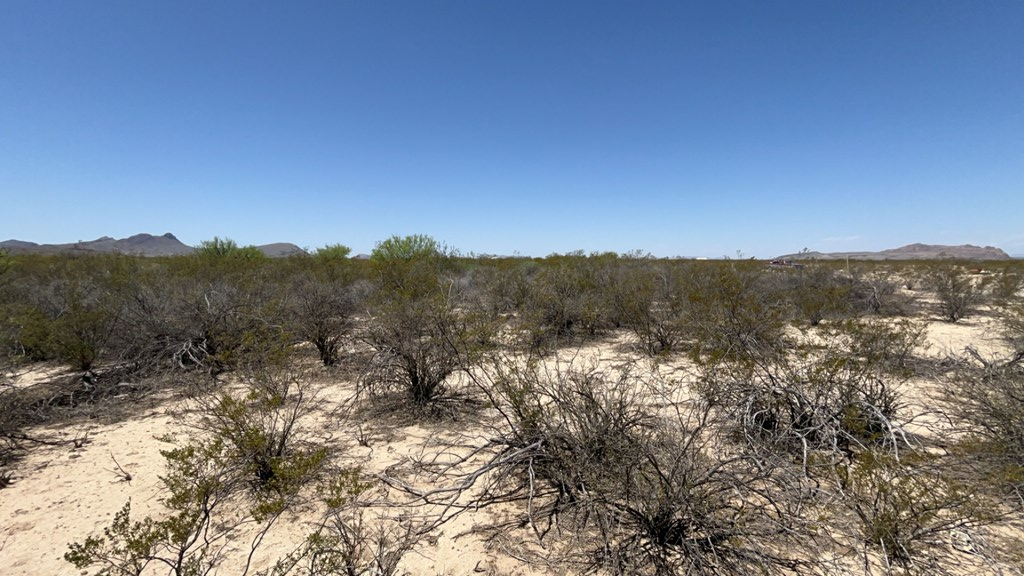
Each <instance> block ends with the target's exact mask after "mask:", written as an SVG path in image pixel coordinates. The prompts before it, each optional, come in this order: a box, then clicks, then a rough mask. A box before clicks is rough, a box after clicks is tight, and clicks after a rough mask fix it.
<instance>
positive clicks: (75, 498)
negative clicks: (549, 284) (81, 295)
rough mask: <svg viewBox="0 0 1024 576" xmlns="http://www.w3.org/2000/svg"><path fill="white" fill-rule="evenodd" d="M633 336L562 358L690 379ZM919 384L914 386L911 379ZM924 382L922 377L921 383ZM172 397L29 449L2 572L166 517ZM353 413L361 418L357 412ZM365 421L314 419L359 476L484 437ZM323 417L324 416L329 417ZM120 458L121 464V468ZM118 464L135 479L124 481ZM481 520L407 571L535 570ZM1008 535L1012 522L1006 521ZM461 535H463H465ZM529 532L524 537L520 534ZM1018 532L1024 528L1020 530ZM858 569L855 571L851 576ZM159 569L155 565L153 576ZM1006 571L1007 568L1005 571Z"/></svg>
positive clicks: (979, 339) (296, 519)
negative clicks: (146, 518) (163, 478)
mask: <svg viewBox="0 0 1024 576" xmlns="http://www.w3.org/2000/svg"><path fill="white" fill-rule="evenodd" d="M996 326H997V322H996V320H995V319H993V318H990V317H987V316H979V317H976V318H972V319H968V320H965V321H962V322H959V323H956V324H949V323H945V322H939V321H935V320H929V321H927V338H928V343H929V346H928V347H927V349H925V350H922V354H927V355H935V356H941V355H944V354H947V353H950V352H959V351H962V350H963V348H964V347H965V346H973V347H975V348H977V349H979V351H981V352H982V353H983V354H986V355H995V354H998V353H1000V352H1002V351H1003V343H1002V341H1001V338H1000V334H999V333H998V331H997V329H996ZM628 343H629V339H628V337H626V336H624V335H622V336H616V337H614V338H611V339H609V340H606V341H603V342H602V343H600V344H594V345H589V346H587V347H585V348H583V349H580V350H579V351H577V352H576V353H574V354H571V355H568V356H564V355H563V356H562V357H561V358H562V359H563V360H564V361H568V360H569V359H571V360H572V362H573V363H575V364H580V363H584V364H586V363H590V364H592V365H598V366H602V367H612V366H621V365H623V364H625V363H630V362H632V363H635V367H637V368H639V369H647V370H651V371H653V372H651V374H652V376H651V377H652V378H655V379H657V378H661V379H663V380H666V381H668V380H673V379H676V380H677V379H680V378H683V377H685V374H686V366H685V362H684V361H673V362H663V363H660V364H654V363H651V362H648V361H645V360H642V359H641V357H640V356H639V355H636V354H634V353H631V352H630V351H629V345H628ZM50 376H52V373H50V372H46V373H38V372H37V373H28V374H24V375H22V376H21V377H20V378H19V382H18V385H21V386H27V385H32V384H34V383H36V382H39V381H42V380H45V379H46V378H47V377H50ZM911 385H913V383H912V384H911ZM333 386H334V388H327V389H326V390H325V391H324V394H326V395H328V396H331V395H333V396H336V397H344V396H345V395H347V394H349V393H350V392H351V386H350V385H349V384H337V385H333ZM920 386H921V387H922V388H927V383H921V384H920ZM919 392H921V394H920V395H916V396H914V395H912V401H913V402H916V403H918V404H920V405H922V406H923V405H924V404H927V403H928V402H929V400H928V394H927V390H919ZM178 402H179V401H177V400H167V401H166V402H164V403H162V404H157V405H155V406H154V407H153V408H151V409H148V410H146V411H145V412H143V413H142V414H141V415H139V416H138V417H135V418H132V419H130V420H127V421H123V422H118V423H114V424H99V423H83V424H76V425H73V426H67V427H63V428H61V429H59V430H47V432H52V433H55V434H57V435H59V436H60V437H62V438H65V439H72V438H78V439H79V440H80V441H79V443H78V444H79V446H78V447H75V448H69V447H67V446H62V447H42V448H39V449H36V450H34V451H33V452H32V453H31V454H30V455H29V456H28V457H27V458H25V459H24V460H23V461H22V462H20V463H19V464H18V465H17V468H16V474H15V478H14V483H13V484H12V485H11V486H10V487H8V488H6V489H3V490H0V574H3V575H5V576H30V575H31V576H35V575H40V574H46V575H55V576H57V575H85V574H92V573H95V572H96V570H95V569H93V570H91V571H89V570H86V571H80V570H77V569H75V568H74V567H73V566H72V565H71V564H69V563H67V562H66V561H64V559H63V554H64V553H65V552H66V551H67V549H68V543H70V542H73V541H81V540H84V538H85V537H86V536H88V535H90V534H101V533H102V530H103V528H105V527H106V526H108V525H109V523H110V521H111V519H112V518H113V515H114V514H115V513H116V512H117V511H118V510H120V509H121V507H122V506H123V505H124V504H125V502H127V501H129V500H130V501H131V504H132V511H133V516H135V517H141V516H143V515H146V514H157V515H158V514H160V512H161V510H162V506H161V503H160V493H159V487H160V480H159V476H160V474H161V473H162V471H163V458H162V456H161V455H160V450H161V449H165V448H167V447H169V445H168V444H166V443H164V442H161V441H160V440H158V438H162V437H164V436H167V435H171V436H175V435H182V434H187V433H188V431H189V430H188V429H187V428H185V427H184V426H183V423H182V420H181V418H179V417H175V416H173V415H172V412H173V410H174V408H175V407H176V406H177V405H178V404H177V403H178ZM357 416H358V415H357ZM360 417H361V418H363V419H364V421H363V425H364V426H365V429H366V430H371V431H372V433H371V434H370V436H369V438H368V443H369V446H368V447H367V446H360V445H358V443H356V442H355V438H356V436H357V435H358V431H357V429H355V428H353V426H352V425H351V423H349V424H347V425H346V427H344V428H343V429H332V427H331V423H330V421H329V420H321V421H320V422H318V423H317V424H316V426H314V429H316V430H319V431H320V433H321V434H323V435H324V438H327V439H329V440H330V441H331V442H334V443H338V444H343V445H344V446H345V447H346V449H345V451H344V452H345V454H346V459H347V460H346V462H347V463H349V464H351V465H356V464H357V465H360V466H362V467H363V469H364V472H365V473H367V474H373V473H378V472H383V471H384V470H386V469H388V468H389V467H392V466H401V465H404V464H407V463H408V462H409V459H410V458H415V457H417V456H418V455H421V454H423V453H425V452H426V451H429V450H430V449H431V448H432V446H433V445H434V443H435V442H436V441H437V435H439V434H442V435H443V434H465V435H468V436H473V435H474V434H480V433H482V431H481V430H479V429H478V428H474V426H475V425H474V424H472V423H471V422H469V421H466V422H462V423H455V424H452V423H451V422H447V423H440V424H437V425H432V424H422V423H420V424H406V425H400V424H394V423H388V425H387V426H386V431H380V430H376V429H375V428H374V426H373V424H374V420H373V418H375V417H374V416H373V415H372V414H369V415H367V414H363V415H362V416H360ZM322 418H326V417H322ZM115 460H116V463H115ZM118 466H119V467H120V468H121V469H123V470H124V471H126V472H127V473H128V474H130V476H131V480H130V481H128V480H127V479H126V478H125V475H124V473H123V472H121V471H119V470H118ZM317 518H318V512H316V511H315V510H306V511H303V512H301V513H295V514H289V515H287V516H285V517H284V518H283V519H282V521H281V522H280V523H279V524H278V525H277V526H276V527H275V528H274V530H273V531H272V532H271V533H270V535H268V537H267V540H266V542H265V543H264V546H263V547H262V548H261V550H260V553H259V554H258V555H257V557H256V562H255V564H254V570H253V572H255V571H258V570H260V569H266V568H269V567H270V566H271V565H272V563H273V561H274V559H275V558H277V557H279V556H280V555H283V554H285V553H287V552H289V551H291V550H293V549H295V547H296V546H297V545H298V544H299V543H300V542H301V541H302V539H303V538H304V536H305V535H306V534H307V533H308V530H309V527H308V523H309V522H311V521H314V520H316V519H317ZM478 519H479V518H478V517H477V518H475V517H474V516H473V515H471V514H466V515H463V516H460V517H459V518H457V519H456V520H455V521H453V522H451V523H449V524H446V525H445V526H443V527H442V529H440V530H439V531H438V532H437V533H436V535H435V537H434V538H432V539H431V540H429V541H427V542H424V543H423V544H422V545H421V546H419V547H418V548H417V549H416V551H415V552H414V553H411V554H409V555H407V556H406V558H405V559H404V560H403V564H402V567H403V569H404V570H405V571H406V572H408V573H409V574H417V575H418V574H430V575H441V574H444V575H450V576H462V575H475V574H522V575H524V576H525V575H530V574H534V573H535V572H532V571H531V570H530V568H529V567H528V566H527V565H525V564H524V563H522V562H520V561H519V560H517V559H515V558H514V557H513V556H514V555H515V549H516V547H517V545H516V543H515V542H513V543H512V544H511V545H510V544H509V543H508V542H507V541H506V542H505V543H504V546H505V547H506V550H507V551H508V552H511V554H507V553H505V551H503V550H502V544H501V542H500V541H499V542H491V543H487V542H485V541H484V539H483V538H482V537H481V536H479V535H475V534H469V535H464V533H465V532H467V531H469V530H471V529H472V528H473V527H474V525H475V523H476V522H477V520H478ZM1001 529H1002V530H1004V531H1008V534H1009V535H1011V536H1012V535H1013V534H1014V532H1015V531H1016V527H1015V525H1011V524H1007V525H1006V526H1003V527H1002V528H1001ZM460 535H461V536H460ZM527 536H528V535H527V534H524V538H526V537H527ZM1017 536H1019V533H1017ZM247 545H248V540H247V538H245V537H240V538H239V539H238V540H237V541H235V542H232V543H231V546H232V548H233V550H234V552H231V553H230V554H229V561H228V562H226V563H225V564H224V565H223V567H222V569H221V570H220V571H219V572H218V573H220V574H237V573H238V568H237V566H238V564H237V562H238V559H239V558H241V557H242V556H244V552H245V550H246V547H247ZM860 569H862V567H861V566H860V565H859V564H855V565H853V566H851V573H857V570H860ZM986 571H987V572H990V573H1003V572H999V571H998V570H994V569H992V567H990V566H984V565H980V564H979V565H968V567H967V568H965V573H983V572H986ZM151 573H154V574H159V573H161V572H160V571H151ZM1004 573H1007V574H1010V573H1013V572H1011V571H1007V572H1004Z"/></svg>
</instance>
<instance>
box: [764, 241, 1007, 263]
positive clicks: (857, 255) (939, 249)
mask: <svg viewBox="0 0 1024 576" xmlns="http://www.w3.org/2000/svg"><path fill="white" fill-rule="evenodd" d="M846 258H849V259H851V260H944V259H952V260H1009V259H1010V255H1009V254H1007V253H1006V252H1003V251H1002V250H1000V249H999V248H995V247H993V246H973V245H971V244H964V245H962V246H944V245H941V244H908V245H906V246H903V247H900V248H891V249H889V250H882V251H880V252H799V253H797V254H786V255H785V256H779V258H778V259H780V260H814V259H817V260H843V259H846Z"/></svg>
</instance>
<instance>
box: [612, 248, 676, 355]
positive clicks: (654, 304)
mask: <svg viewBox="0 0 1024 576" xmlns="http://www.w3.org/2000/svg"><path fill="white" fill-rule="evenodd" d="M617 272H618V276H619V277H618V278H617V281H615V282H613V283H612V285H611V288H610V290H609V291H610V292H611V294H610V299H611V305H612V309H613V311H614V313H615V315H616V317H617V318H618V320H619V322H621V323H622V324H623V325H624V326H626V327H627V328H629V330H630V331H631V332H632V333H633V335H634V336H635V337H636V339H637V340H638V342H639V344H640V349H641V350H643V351H644V353H646V354H648V355H650V356H658V355H661V354H666V353H669V352H673V351H675V350H678V349H679V348H680V346H681V345H682V343H683V342H684V339H685V337H686V330H687V326H686V316H685V315H686V313H687V310H688V308H687V298H686V297H687V294H686V278H685V274H686V270H685V269H684V268H683V267H682V266H681V265H678V264H660V263H656V262H651V261H644V260H635V261H626V262H625V263H624V264H623V265H622V266H620V267H619V268H618V270H617Z"/></svg>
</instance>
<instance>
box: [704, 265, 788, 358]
mask: <svg viewBox="0 0 1024 576" xmlns="http://www.w3.org/2000/svg"><path fill="white" fill-rule="evenodd" d="M766 274H767V272H766V271H765V270H764V269H763V267H762V266H761V265H760V264H758V263H756V262H749V261H725V262H706V263H699V264H697V265H696V266H694V268H693V273H692V274H690V275H689V277H688V281H687V286H686V294H687V307H688V310H687V323H686V326H687V332H688V334H689V336H690V338H691V340H692V346H691V348H690V357H691V359H693V360H694V361H695V362H696V363H698V364H706V363H712V364H714V363H717V362H719V361H722V360H728V361H736V362H742V363H746V364H750V363H753V362H758V361H761V360H768V361H771V360H773V359H776V358H778V357H779V356H781V355H782V354H783V353H784V352H785V349H786V347H787V344H788V343H787V339H786V337H785V333H784V329H785V315H786V307H785V304H784V302H785V300H784V299H783V297H782V296H781V295H780V294H779V293H778V291H777V289H774V288H773V287H772V285H771V283H769V282H767V281H766V277H765V275H766Z"/></svg>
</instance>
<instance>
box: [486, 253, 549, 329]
mask: <svg viewBox="0 0 1024 576" xmlns="http://www.w3.org/2000/svg"><path fill="white" fill-rule="evenodd" d="M537 266H538V265H537V264H536V263H535V262H533V261H532V260H526V259H521V258H510V259H504V260H499V261H496V262H488V263H486V264H484V265H481V266H477V267H476V268H474V269H473V270H472V271H471V284H472V286H473V294H472V299H473V300H474V301H475V307H476V308H477V309H479V310H482V311H483V312H484V313H486V314H488V315H490V316H494V317H497V316H499V315H502V314H512V313H514V312H516V311H517V310H520V309H521V308H522V307H523V305H524V303H525V302H526V299H527V294H529V290H530V282H531V277H532V276H533V275H534V274H535V273H536V271H537Z"/></svg>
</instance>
